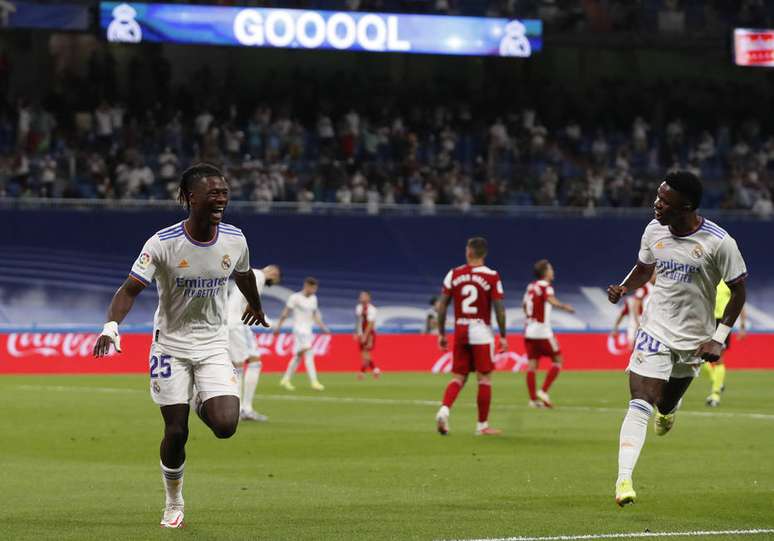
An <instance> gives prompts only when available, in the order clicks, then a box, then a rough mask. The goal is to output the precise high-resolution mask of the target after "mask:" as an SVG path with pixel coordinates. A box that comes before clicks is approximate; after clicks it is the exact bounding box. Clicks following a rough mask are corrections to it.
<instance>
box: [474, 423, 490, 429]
mask: <svg viewBox="0 0 774 541" xmlns="http://www.w3.org/2000/svg"><path fill="white" fill-rule="evenodd" d="M485 428H489V421H484V422H483V423H479V422H476V430H484V429H485Z"/></svg>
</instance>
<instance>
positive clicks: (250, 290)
mask: <svg viewBox="0 0 774 541" xmlns="http://www.w3.org/2000/svg"><path fill="white" fill-rule="evenodd" d="M234 282H235V283H236V285H237V287H238V288H239V291H241V292H242V295H244V297H245V299H247V308H246V309H245V313H244V314H242V323H244V324H245V325H262V326H264V327H268V326H269V324H268V323H266V315H265V314H264V313H263V307H262V306H261V295H260V294H259V293H258V284H257V283H256V281H255V274H254V273H253V271H252V270H248V271H247V272H236V271H234Z"/></svg>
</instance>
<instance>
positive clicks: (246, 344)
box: [228, 265, 280, 421]
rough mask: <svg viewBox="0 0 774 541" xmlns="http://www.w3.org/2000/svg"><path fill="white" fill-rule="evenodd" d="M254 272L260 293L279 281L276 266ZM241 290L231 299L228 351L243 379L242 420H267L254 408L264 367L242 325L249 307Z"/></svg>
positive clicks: (248, 331) (254, 342) (249, 332)
mask: <svg viewBox="0 0 774 541" xmlns="http://www.w3.org/2000/svg"><path fill="white" fill-rule="evenodd" d="M253 273H254V274H255V283H256V284H257V285H258V293H260V294H263V288H264V286H272V285H275V284H278V283H279V281H280V269H279V267H278V266H277V265H268V266H266V267H264V268H263V269H253ZM238 289H239V288H236V287H235V288H233V289H232V290H231V292H230V293H229V297H228V349H229V355H230V356H231V362H232V363H233V364H234V367H235V368H236V369H237V370H238V372H239V376H240V381H239V402H240V406H241V407H240V411H239V418H240V419H242V420H244V421H268V420H269V418H268V417H266V415H263V414H261V413H258V412H257V411H255V410H254V409H253V398H254V397H255V389H256V388H257V387H258V380H259V378H260V377H261V368H262V366H263V364H262V363H261V353H260V351H259V350H258V341H257V340H256V339H255V333H253V330H252V329H251V328H250V327H247V326H246V325H245V324H244V323H242V319H241V318H242V314H244V312H245V308H246V306H247V299H246V298H245V296H244V295H242V293H241V292H240V291H238Z"/></svg>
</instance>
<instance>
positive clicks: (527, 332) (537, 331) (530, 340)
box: [523, 259, 575, 408]
mask: <svg viewBox="0 0 774 541" xmlns="http://www.w3.org/2000/svg"><path fill="white" fill-rule="evenodd" d="M533 271H534V274H535V278H536V280H535V281H534V282H531V283H530V284H529V285H528V286H527V291H525V292H524V301H523V308H524V314H525V316H526V326H525V328H524V348H525V349H526V351H527V362H528V365H527V391H528V392H529V405H530V407H533V408H543V407H546V408H553V407H554V405H553V404H552V403H551V398H550V397H549V396H548V390H549V389H550V388H551V385H552V384H553V383H554V381H555V380H556V378H557V377H558V376H559V371H560V370H561V369H562V352H561V351H560V350H559V341H558V340H557V339H556V337H555V336H554V331H553V329H552V328H551V307H553V306H555V307H556V308H558V309H560V310H564V311H565V312H570V313H573V312H575V309H574V308H573V307H572V306H570V305H569V304H564V303H563V302H560V301H559V299H557V298H556V295H555V294H554V286H553V285H552V284H553V282H554V276H555V273H554V267H553V266H552V265H551V263H550V262H549V261H548V260H547V259H541V260H540V261H538V262H537V263H535V266H534V267H533ZM541 357H549V358H550V359H551V368H550V369H549V370H548V374H546V379H545V380H544V381H543V387H542V388H541V389H540V390H537V381H536V371H537V368H538V363H539V361H540V358H541Z"/></svg>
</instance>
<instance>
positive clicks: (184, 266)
mask: <svg viewBox="0 0 774 541" xmlns="http://www.w3.org/2000/svg"><path fill="white" fill-rule="evenodd" d="M188 267H190V265H189V264H188V261H187V260H185V259H181V260H180V263H178V264H177V268H178V269H187V268H188Z"/></svg>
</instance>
